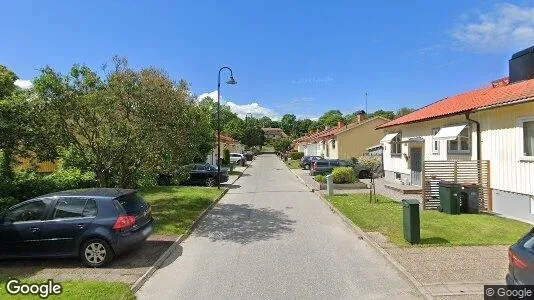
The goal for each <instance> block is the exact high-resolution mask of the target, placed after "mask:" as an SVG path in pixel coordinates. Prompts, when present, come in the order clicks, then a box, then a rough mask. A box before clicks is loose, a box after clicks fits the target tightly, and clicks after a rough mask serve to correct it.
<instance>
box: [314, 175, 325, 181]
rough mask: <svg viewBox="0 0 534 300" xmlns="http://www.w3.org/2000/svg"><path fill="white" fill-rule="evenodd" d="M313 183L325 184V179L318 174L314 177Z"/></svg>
mask: <svg viewBox="0 0 534 300" xmlns="http://www.w3.org/2000/svg"><path fill="white" fill-rule="evenodd" d="M315 181H317V182H319V183H326V177H325V176H324V175H321V174H319V175H317V176H315Z"/></svg>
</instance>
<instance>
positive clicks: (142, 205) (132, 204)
mask: <svg viewBox="0 0 534 300" xmlns="http://www.w3.org/2000/svg"><path fill="white" fill-rule="evenodd" d="M117 202H118V203H119V204H120V206H121V208H122V209H123V210H124V211H123V213H126V214H127V215H139V214H140V213H142V212H144V211H145V209H146V207H147V204H146V201H145V200H144V199H143V197H141V196H140V195H139V194H137V193H134V194H129V195H125V196H122V197H120V198H118V199H117Z"/></svg>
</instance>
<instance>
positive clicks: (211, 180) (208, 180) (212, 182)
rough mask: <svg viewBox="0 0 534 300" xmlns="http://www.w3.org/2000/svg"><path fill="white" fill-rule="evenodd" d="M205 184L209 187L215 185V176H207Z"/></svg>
mask: <svg viewBox="0 0 534 300" xmlns="http://www.w3.org/2000/svg"><path fill="white" fill-rule="evenodd" d="M204 185H206V186H207V187H213V186H215V178H213V177H208V178H206V181H205V182H204Z"/></svg>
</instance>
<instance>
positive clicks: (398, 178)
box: [395, 172, 401, 180]
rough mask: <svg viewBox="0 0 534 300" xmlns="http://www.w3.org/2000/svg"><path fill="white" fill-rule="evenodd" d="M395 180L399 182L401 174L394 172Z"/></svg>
mask: <svg viewBox="0 0 534 300" xmlns="http://www.w3.org/2000/svg"><path fill="white" fill-rule="evenodd" d="M395 180H401V173H399V172H395Z"/></svg>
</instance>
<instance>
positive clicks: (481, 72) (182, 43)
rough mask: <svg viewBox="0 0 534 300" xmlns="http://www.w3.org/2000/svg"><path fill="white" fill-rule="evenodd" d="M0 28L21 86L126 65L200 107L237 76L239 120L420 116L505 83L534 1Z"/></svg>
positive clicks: (302, 6) (223, 7) (191, 6)
mask: <svg viewBox="0 0 534 300" xmlns="http://www.w3.org/2000/svg"><path fill="white" fill-rule="evenodd" d="M260 2H261V3H260ZM289 2H290V3H289ZM0 23H1V24H0V25H1V26H0V40H1V47H0V63H1V64H5V65H7V66H8V67H9V68H10V69H12V70H14V71H15V72H16V73H17V74H18V75H19V77H20V78H21V79H30V80H31V79H32V78H33V77H35V76H36V75H37V74H38V72H37V71H36V69H38V68H40V67H42V66H44V65H50V66H52V67H53V68H55V69H57V70H59V71H61V72H65V71H67V70H68V68H69V67H70V66H71V65H72V64H73V63H84V64H86V65H88V66H91V67H95V68H96V67H99V66H100V65H101V64H102V63H104V62H109V61H110V59H111V57H112V56H114V55H120V56H124V57H127V58H128V60H129V61H130V63H131V65H132V66H134V67H143V66H155V67H159V68H162V69H165V70H166V71H167V72H168V73H169V74H170V75H171V77H173V78H174V79H177V80H178V79H181V78H183V79H185V80H187V81H188V82H189V83H190V84H191V88H192V90H193V92H194V93H195V94H198V95H200V94H202V93H208V92H212V91H213V90H215V89H216V80H217V70H218V68H219V67H220V66H223V65H228V66H230V67H232V68H233V70H234V75H235V77H236V79H237V81H238V82H239V84H238V85H237V86H223V90H222V95H223V97H224V98H225V99H226V100H228V101H231V102H232V103H234V104H235V106H234V109H235V110H236V111H238V112H243V111H246V110H247V109H248V110H253V111H251V112H258V113H260V112H265V113H268V114H274V115H279V116H280V115H283V114H285V113H294V114H297V115H299V116H308V117H317V116H319V115H321V114H322V113H323V112H324V111H326V110H329V109H340V110H341V111H343V112H345V113H347V112H351V111H354V110H356V109H361V108H363V106H364V97H363V94H364V92H365V91H367V92H368V93H369V98H368V99H369V111H370V112H372V111H374V110H377V109H380V108H382V109H387V110H395V109H398V108H400V107H402V106H410V107H416V108H417V107H420V106H423V105H426V104H429V103H431V102H433V101H435V100H438V99H440V98H443V97H446V96H449V95H452V94H455V93H458V92H461V91H465V90H468V89H472V88H476V87H479V86H481V85H486V84H488V83H489V82H490V81H491V80H493V79H497V78H499V77H503V76H506V75H507V64H508V59H509V58H510V55H511V54H512V53H513V52H515V51H518V50H521V49H522V48H524V47H526V46H530V45H534V5H533V3H532V1H517V2H508V3H505V2H496V1H441V2H440V3H437V1H245V0H243V1H232V0H225V1H96V0H92V1H23V0H18V1H4V2H3V3H2V9H1V10H0ZM253 102H257V103H258V104H259V105H258V106H244V105H247V104H250V103H253ZM264 108H265V109H264Z"/></svg>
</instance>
